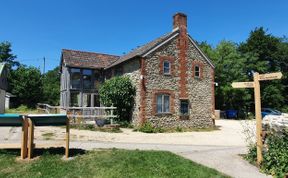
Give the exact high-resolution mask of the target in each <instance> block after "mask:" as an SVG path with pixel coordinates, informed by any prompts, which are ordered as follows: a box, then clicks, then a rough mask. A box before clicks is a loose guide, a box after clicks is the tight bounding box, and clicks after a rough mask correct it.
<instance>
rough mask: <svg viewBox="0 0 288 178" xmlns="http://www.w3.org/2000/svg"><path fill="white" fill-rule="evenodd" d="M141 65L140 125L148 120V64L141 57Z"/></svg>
mask: <svg viewBox="0 0 288 178" xmlns="http://www.w3.org/2000/svg"><path fill="white" fill-rule="evenodd" d="M140 67H141V76H142V77H141V81H140V114H139V118H140V125H142V124H143V123H145V122H146V109H145V107H146V72H145V68H146V64H145V59H144V58H141V59H140Z"/></svg>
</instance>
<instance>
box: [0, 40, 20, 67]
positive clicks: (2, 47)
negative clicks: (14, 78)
mask: <svg viewBox="0 0 288 178" xmlns="http://www.w3.org/2000/svg"><path fill="white" fill-rule="evenodd" d="M0 62H5V63H6V65H7V66H8V68H9V69H11V68H12V67H14V66H19V65H20V63H19V62H18V61H16V55H14V54H12V49H11V43H9V42H7V41H5V42H2V43H0Z"/></svg>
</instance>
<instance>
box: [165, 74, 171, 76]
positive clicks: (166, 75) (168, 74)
mask: <svg viewBox="0 0 288 178" xmlns="http://www.w3.org/2000/svg"><path fill="white" fill-rule="evenodd" d="M163 75H164V76H172V74H163Z"/></svg>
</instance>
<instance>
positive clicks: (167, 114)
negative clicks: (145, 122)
mask: <svg viewBox="0 0 288 178" xmlns="http://www.w3.org/2000/svg"><path fill="white" fill-rule="evenodd" d="M170 115H172V113H171V112H167V113H156V114H155V116H170Z"/></svg>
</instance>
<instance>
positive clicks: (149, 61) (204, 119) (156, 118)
mask: <svg viewBox="0 0 288 178" xmlns="http://www.w3.org/2000/svg"><path fill="white" fill-rule="evenodd" d="M178 53H179V50H178V49H177V38H175V39H174V40H172V41H170V42H169V43H167V44H165V45H164V46H162V47H161V48H159V49H157V50H156V51H155V52H153V53H152V54H150V55H148V56H147V57H146V60H145V63H146V69H145V72H146V74H147V75H146V76H145V77H146V80H147V82H146V89H147V91H146V119H147V120H149V121H150V122H151V123H152V124H153V125H154V126H157V127H164V128H177V127H181V128H192V127H197V128H204V127H211V126H212V125H213V122H212V119H211V115H212V107H213V105H212V102H213V100H212V97H213V96H212V84H211V83H212V81H213V74H212V70H213V69H212V68H211V66H210V65H209V64H208V62H207V61H206V60H205V59H204V57H203V56H202V55H201V54H200V53H199V52H198V50H197V49H196V47H195V46H194V45H193V44H192V43H191V41H190V40H189V47H188V53H187V67H188V70H187V71H186V72H187V77H188V78H187V79H186V80H187V84H186V87H187V91H188V99H189V104H190V106H189V119H186V120H181V119H180V117H179V116H180V99H179V80H180V77H179V58H178ZM161 56H169V57H173V58H174V63H173V64H172V65H174V70H175V71H174V72H173V73H174V75H170V76H166V75H163V74H160V67H159V66H160V58H161ZM195 61H196V62H199V63H201V64H202V69H203V72H202V75H203V77H202V79H194V77H193V76H192V72H193V70H192V65H193V62H195ZM157 90H169V91H172V92H173V95H174V102H173V103H171V104H170V109H171V108H172V107H173V110H174V112H172V113H171V114H160V115H159V114H155V107H156V105H155V94H154V93H155V91H157ZM153 98H154V99H153ZM170 101H171V98H170ZM153 107H154V111H153Z"/></svg>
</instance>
